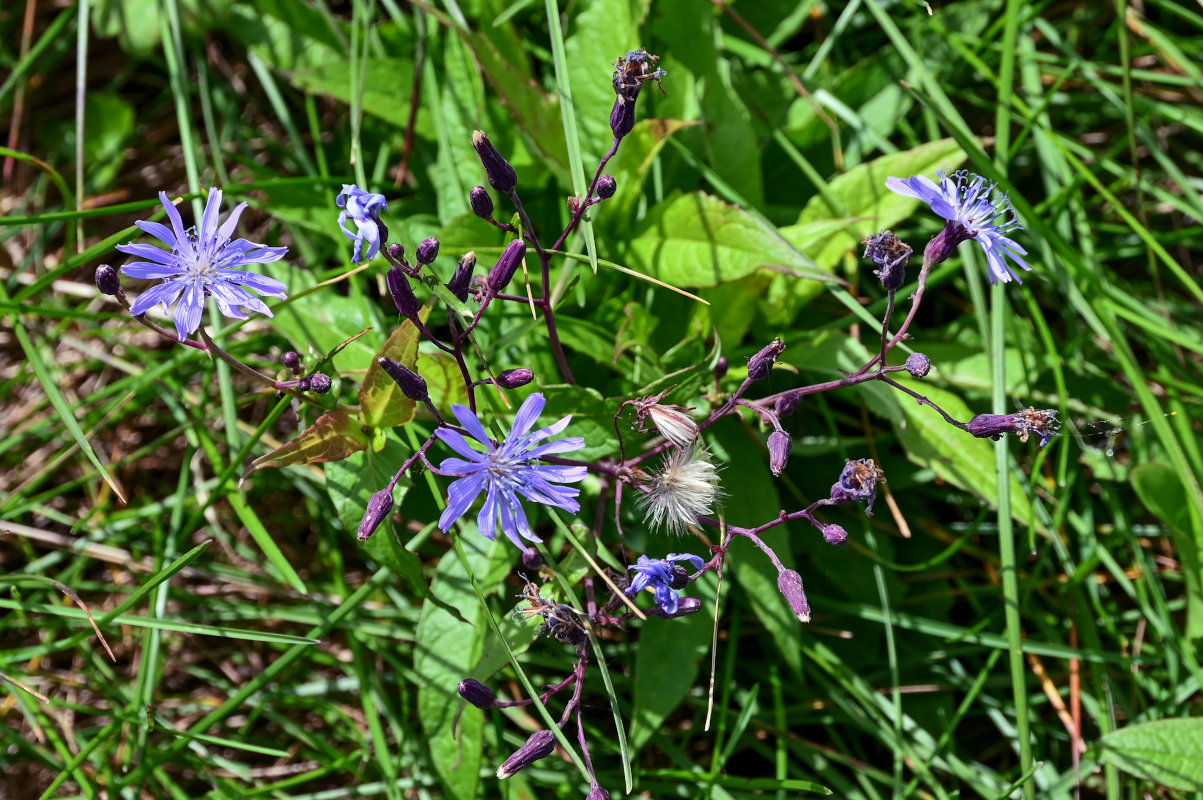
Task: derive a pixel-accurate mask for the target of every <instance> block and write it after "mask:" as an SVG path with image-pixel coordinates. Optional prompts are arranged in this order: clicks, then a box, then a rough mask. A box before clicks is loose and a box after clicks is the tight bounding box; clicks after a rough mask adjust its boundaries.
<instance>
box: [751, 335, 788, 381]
mask: <svg viewBox="0 0 1203 800" xmlns="http://www.w3.org/2000/svg"><path fill="white" fill-rule="evenodd" d="M783 350H785V342H783V341H781V340H780V339H774V340H773V341H771V342H769V343H768V344H767V345H765V347H764V348H763V349H762V350H761V351H760V352H759V353H757V354H756V355H754V356H752V357H751V358H749V359H748V380H750V381H759V380H764V379H765V378H767V377H768V376H769V373H770V372H772V371H773V364H775V363H777V356H779V355H781V352H782V351H783Z"/></svg>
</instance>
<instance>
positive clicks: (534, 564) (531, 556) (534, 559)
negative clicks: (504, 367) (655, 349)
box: [522, 545, 543, 570]
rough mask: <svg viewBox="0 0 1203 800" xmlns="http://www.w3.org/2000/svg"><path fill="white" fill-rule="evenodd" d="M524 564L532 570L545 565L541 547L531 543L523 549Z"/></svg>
mask: <svg viewBox="0 0 1203 800" xmlns="http://www.w3.org/2000/svg"><path fill="white" fill-rule="evenodd" d="M522 566H524V567H526V568H527V569H530V570H536V569H538V568H539V567H541V566H543V554H542V553H540V552H539V548H537V547H535V546H534V545H531V546H530V547H528V548H526V549H525V550H523V551H522Z"/></svg>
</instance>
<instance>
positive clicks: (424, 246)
mask: <svg viewBox="0 0 1203 800" xmlns="http://www.w3.org/2000/svg"><path fill="white" fill-rule="evenodd" d="M417 255H418V263H419V264H421V265H423V266H425V265H427V264H433V263H434V260H435V259H436V258H438V257H439V240H438V239H436V238H434V237H433V236H431V237H430V238H429V239H423V240H422V243H421V244H420V245H418V253H417Z"/></svg>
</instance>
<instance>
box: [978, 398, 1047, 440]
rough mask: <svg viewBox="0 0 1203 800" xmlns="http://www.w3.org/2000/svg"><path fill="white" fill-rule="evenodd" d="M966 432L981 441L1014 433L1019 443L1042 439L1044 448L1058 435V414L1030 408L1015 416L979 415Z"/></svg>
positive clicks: (1018, 412)
mask: <svg viewBox="0 0 1203 800" xmlns="http://www.w3.org/2000/svg"><path fill="white" fill-rule="evenodd" d="M965 430H967V431H969V433H971V434H973V435H974V436H976V437H977V438H979V439H985V438H991V439H997V438H998V437H999V436H1002V435H1003V434H1004V433H1014V434H1016V435H1017V436H1019V441H1021V442H1026V441H1027V440H1028V437H1029V436H1032V435H1036V436H1039V437H1040V446H1041V447H1044V446H1045V445H1046V444H1048V443H1049V442H1051V441H1052V439H1053V437H1054V436H1056V435H1057V430H1058V424H1057V412H1056V410H1054V409H1051V408H1049V409H1036V408H1032V407H1030V406H1029V407H1028V408H1027V409H1025V410H1023V411H1016V412H1015V413H1014V414H978V415H977V416H976V417H974V418H973V419H971V420H969V424H968V425H967V426H966V427H965Z"/></svg>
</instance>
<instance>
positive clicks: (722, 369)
mask: <svg viewBox="0 0 1203 800" xmlns="http://www.w3.org/2000/svg"><path fill="white" fill-rule="evenodd" d="M730 366H731V364H730V363H729V362H728V361H727V357H726V356H719V357H718V363H716V364H715V365H714V379H715V380H716V381H721V380H722V379H723V378H725V377H727V370H728V369H729V368H730Z"/></svg>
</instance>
